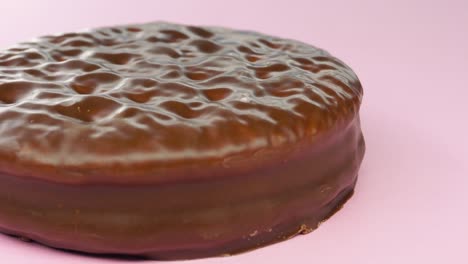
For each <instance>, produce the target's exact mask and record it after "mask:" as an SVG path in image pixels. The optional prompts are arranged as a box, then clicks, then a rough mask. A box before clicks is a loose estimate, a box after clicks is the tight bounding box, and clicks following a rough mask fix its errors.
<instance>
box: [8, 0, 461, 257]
mask: <svg viewBox="0 0 468 264" xmlns="http://www.w3.org/2000/svg"><path fill="white" fill-rule="evenodd" d="M5 2H6V1H2V3H1V5H0V6H1V9H0V10H1V13H2V15H1V16H0V24H1V25H2V26H0V48H6V47H7V46H9V45H12V44H14V43H15V42H18V41H23V40H28V39H30V38H33V37H35V36H38V35H44V34H49V33H54V32H65V31H74V30H78V29H82V28H87V27H94V26H103V25H113V24H124V23H132V22H148V21H154V20H166V21H172V22H181V23H189V24H201V25H222V26H229V27H234V28H240V29H252V30H257V31H261V32H264V33H269V34H273V35H278V36H282V37H288V38H294V39H298V40H302V41H304V42H308V43H311V44H314V45H317V46H319V47H323V48H325V49H327V50H329V51H330V52H332V53H333V54H334V55H336V56H337V57H339V58H341V59H343V60H344V61H345V62H347V63H348V64H349V65H350V66H351V67H352V68H353V69H354V70H355V71H356V73H357V74H358V76H359V77H360V79H361V81H362V84H363V86H364V89H365V96H364V102H363V105H362V109H361V117H362V125H363V130H364V133H365V138H366V143H367V153H366V157H365V160H364V163H363V166H362V169H361V174H360V179H359V182H358V186H357V189H356V194H355V196H354V197H353V198H352V199H351V200H350V201H349V203H348V204H347V205H346V206H345V207H344V209H343V210H341V211H340V212H339V213H338V214H337V215H335V217H333V218H332V219H330V220H329V221H327V222H326V223H325V224H323V225H322V226H321V227H320V228H319V229H318V230H316V231H314V232H313V233H312V234H310V235H307V236H300V237H297V238H295V239H293V240H290V241H287V242H284V243H280V244H276V245H273V246H269V247H266V248H263V249H260V250H256V251H254V252H251V253H247V254H242V255H239V256H235V257H228V258H212V259H203V260H197V261H191V262H184V263H224V264H228V263H263V262H266V263H273V264H274V263H380V264H382V263H383V264H385V263H468V257H467V255H466V248H467V245H468V191H467V187H468V140H467V138H468V117H467V114H468V106H467V104H466V98H467V97H468V16H467V11H468V2H467V1H462V0H460V1H431V0H426V1H419V0H415V1H403V0H401V1H375V0H374V1H372V0H369V1H342V2H341V3H339V2H337V1H292V0H288V1H277V2H274V1H272V0H271V1H253V0H249V1H240V0H236V1H168V0H167V1H136V0H133V1H91V0H86V1H84V0H81V1H73V2H72V1H29V2H27V1H19V0H15V1H8V2H6V3H5ZM93 2H99V3H98V4H93ZM314 2H315V3H314ZM0 252H1V254H0V263H15V264H16V263H36V264H42V263H44V264H45V263H47V264H55V263H60V264H61V263H67V264H73V263H114V262H118V263H126V262H131V261H129V260H115V259H106V258H95V257H90V256H83V255H79V254H71V253H67V252H62V251H58V250H53V249H49V248H46V247H43V246H40V245H37V244H34V243H25V242H22V241H19V240H17V239H13V238H10V237H7V236H3V235H1V236H0ZM148 263H153V262H151V261H149V262H148ZM155 263H156V262H155ZM172 263H179V262H172Z"/></svg>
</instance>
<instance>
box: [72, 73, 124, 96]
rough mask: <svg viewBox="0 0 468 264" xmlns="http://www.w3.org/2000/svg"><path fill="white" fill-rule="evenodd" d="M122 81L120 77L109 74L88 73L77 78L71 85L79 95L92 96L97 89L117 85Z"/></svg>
mask: <svg viewBox="0 0 468 264" xmlns="http://www.w3.org/2000/svg"><path fill="white" fill-rule="evenodd" d="M120 79H121V77H120V76H118V75H116V74H114V73H109V72H99V73H86V74H83V75H80V76H77V77H76V78H75V79H74V80H73V81H72V83H71V84H70V87H71V88H72V89H73V90H75V91H76V92H77V93H80V94H90V93H93V92H95V90H96V89H97V88H99V87H104V85H106V84H113V83H116V82H117V81H119V80H120Z"/></svg>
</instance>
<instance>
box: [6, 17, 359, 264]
mask: <svg viewBox="0 0 468 264" xmlns="http://www.w3.org/2000/svg"><path fill="white" fill-rule="evenodd" d="M361 98H362V88H361V85H360V83H359V80H358V78H357V77H356V75H355V74H354V73H353V72H352V70H351V69H350V68H349V67H347V66H346V65H345V64H344V63H343V62H341V61H340V60H338V59H336V58H334V57H333V56H331V55H330V54H328V53H327V52H325V51H323V50H321V49H318V48H315V47H313V46H310V45H307V44H304V43H301V42H298V41H293V40H287V39H281V38H277V37H272V36H267V35H262V34H259V33H255V32H247V31H236V30H231V29H225V28H217V27H193V26H184V25H177V24H169V23H149V24H142V25H130V26H118V27H109V28H98V29H95V30H90V31H86V32H78V33H68V34H63V35H56V36H44V37H41V38H38V39H37V40H34V41H31V42H25V43H21V44H18V45H17V46H15V47H13V48H10V49H8V50H6V51H3V52H0V230H1V231H3V232H5V233H9V234H14V235H18V236H22V237H26V238H30V239H33V240H35V241H38V242H40V243H43V244H46V245H49V246H52V247H57V248H65V249H71V250H77V251H84V252H90V253H110V254H131V255H141V256H145V257H150V258H157V259H186V258H197V257H208V256H216V255H226V254H234V253H238V252H242V251H246V250H250V249H253V248H257V247H261V246H264V245H267V244H270V243H273V242H277V241H281V240H284V239H287V238H289V237H292V236H294V235H296V234H299V233H307V232H309V231H311V230H313V229H315V228H316V227H317V226H318V224H319V223H320V222H321V221H323V220H325V219H326V218H328V217H329V216H330V215H332V214H333V213H334V212H335V211H336V210H337V209H338V208H339V207H340V206H341V205H342V204H343V203H344V202H345V201H346V200H347V199H348V198H349V197H350V196H351V194H352V192H353V189H354V185H355V182H356V178H357V173H358V169H359V166H360V163H361V160H362V157H363V155H364V141H363V138H362V133H361V129H360V124H359V114H358V111H359V107H360V102H361Z"/></svg>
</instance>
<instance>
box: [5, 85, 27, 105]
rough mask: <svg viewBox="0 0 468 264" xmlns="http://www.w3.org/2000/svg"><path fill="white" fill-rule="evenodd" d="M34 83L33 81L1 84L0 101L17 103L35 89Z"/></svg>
mask: <svg viewBox="0 0 468 264" xmlns="http://www.w3.org/2000/svg"><path fill="white" fill-rule="evenodd" d="M33 88H34V84H33V83H31V82H24V81H23V82H22V81H17V82H9V83H2V84H0V102H2V103H4V104H12V103H16V102H17V101H18V100H20V99H21V98H22V97H24V96H26V95H27V94H28V93H29V92H30V91H31V90H33Z"/></svg>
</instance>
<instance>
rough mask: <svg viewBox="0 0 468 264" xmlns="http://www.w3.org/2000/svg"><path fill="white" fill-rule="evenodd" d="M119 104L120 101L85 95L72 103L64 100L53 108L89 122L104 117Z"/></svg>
mask: <svg viewBox="0 0 468 264" xmlns="http://www.w3.org/2000/svg"><path fill="white" fill-rule="evenodd" d="M120 106H121V105H120V103H117V102H116V101H114V100H111V99H108V98H104V97H98V96H85V97H81V98H78V100H76V101H74V102H72V103H70V102H64V103H62V104H59V105H56V106H55V107H54V108H53V109H54V110H55V111H57V112H58V113H59V114H61V115H63V116H66V117H70V118H74V119H78V120H80V121H84V122H91V121H98V120H99V119H102V118H105V117H106V116H107V115H109V114H111V113H113V112H114V111H115V110H116V109H118V108H119V107H120Z"/></svg>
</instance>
